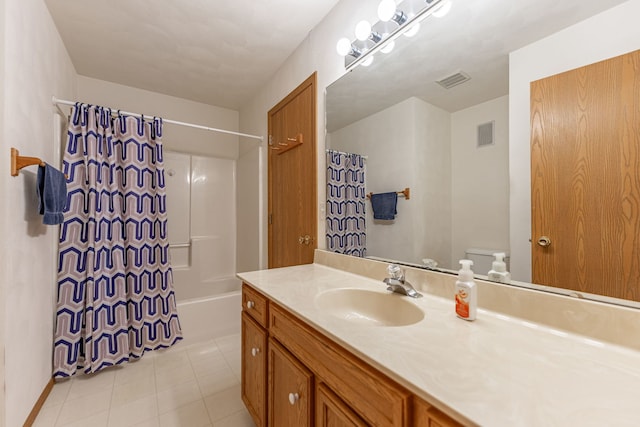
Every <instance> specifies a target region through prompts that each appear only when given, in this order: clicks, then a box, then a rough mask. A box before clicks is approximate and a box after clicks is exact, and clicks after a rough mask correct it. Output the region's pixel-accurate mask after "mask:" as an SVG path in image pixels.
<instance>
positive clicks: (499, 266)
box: [487, 252, 511, 283]
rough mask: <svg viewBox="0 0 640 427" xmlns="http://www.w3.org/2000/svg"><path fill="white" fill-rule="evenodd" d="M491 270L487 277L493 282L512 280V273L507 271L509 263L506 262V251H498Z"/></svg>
mask: <svg viewBox="0 0 640 427" xmlns="http://www.w3.org/2000/svg"><path fill="white" fill-rule="evenodd" d="M493 256H494V257H496V259H495V261H493V264H492V267H491V270H489V274H487V278H488V279H489V280H491V281H492V282H499V283H509V282H511V274H510V273H509V272H508V271H507V264H506V263H505V262H504V258H505V256H506V254H505V253H504V252H496V253H495V254H493Z"/></svg>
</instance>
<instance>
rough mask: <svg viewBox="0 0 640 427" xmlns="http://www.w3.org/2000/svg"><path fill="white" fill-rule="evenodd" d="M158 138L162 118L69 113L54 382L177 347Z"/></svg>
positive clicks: (81, 108) (85, 109)
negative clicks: (65, 206) (155, 350)
mask: <svg viewBox="0 0 640 427" xmlns="http://www.w3.org/2000/svg"><path fill="white" fill-rule="evenodd" d="M161 134H162V121H161V119H156V118H154V119H153V120H148V121H145V120H143V119H139V118H135V117H130V116H118V117H115V118H114V117H112V114H111V110H109V109H106V108H101V107H94V106H87V105H79V104H76V106H75V107H74V109H73V113H72V116H71V117H70V120H69V129H68V141H67V147H66V148H65V154H64V172H65V174H67V176H69V179H68V196H67V211H66V212H65V221H64V223H63V224H62V226H61V228H60V247H59V261H58V262H59V266H58V306H57V317H56V330H55V342H54V367H53V368H54V369H53V372H54V376H55V377H56V378H61V377H67V376H71V375H73V374H75V373H76V372H77V371H78V370H82V371H84V372H85V373H92V372H96V371H99V370H100V369H102V368H105V367H108V366H112V365H117V364H120V363H123V362H126V361H128V360H131V359H137V358H140V357H141V356H142V355H143V354H144V352H145V351H148V350H154V349H158V348H163V347H169V346H171V345H173V344H174V343H175V342H176V341H177V340H179V339H180V338H181V331H180V325H179V322H178V317H177V308H176V300H175V295H174V292H173V277H172V271H171V266H170V262H169V242H168V238H167V213H166V193H165V188H164V166H163V159H162V143H161V140H160V137H161Z"/></svg>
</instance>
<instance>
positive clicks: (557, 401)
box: [238, 264, 640, 427]
mask: <svg viewBox="0 0 640 427" xmlns="http://www.w3.org/2000/svg"><path fill="white" fill-rule="evenodd" d="M238 277H239V278H240V279H242V280H243V281H245V282H247V283H249V284H250V285H252V286H253V287H254V288H256V289H257V290H259V291H260V292H262V293H263V294H265V295H266V296H268V297H269V298H270V299H272V300H274V301H275V302H277V303H279V304H281V305H282V306H284V307H286V308H287V309H289V310H290V311H291V312H293V313H294V314H296V315H297V316H298V317H300V318H301V319H304V320H305V321H307V322H308V323H309V324H311V325H313V326H315V327H316V328H317V329H318V330H319V331H320V332H322V333H324V334H325V335H327V336H329V337H330V338H332V339H334V340H335V341H336V342H338V343H340V344H341V345H343V346H344V347H345V348H347V349H349V350H350V351H352V352H353V353H354V354H356V355H358V356H360V357H361V358H362V359H363V360H365V361H367V362H368V363H370V364H371V365H372V366H374V367H376V368H378V369H379V370H381V371H382V372H384V373H386V374H387V375H388V376H390V377H391V378H392V379H394V380H395V381H397V382H398V383H400V384H402V385H403V386H405V387H406V388H408V389H409V390H411V391H412V392H414V393H416V394H417V395H419V396H421V397H422V398H424V399H425V400H427V401H429V402H431V403H432V404H434V405H436V406H439V407H441V408H442V409H444V407H446V408H449V409H450V410H452V411H453V412H454V414H452V415H454V417H455V418H458V419H459V420H460V421H462V422H466V423H467V424H469V420H470V421H471V422H473V423H474V424H477V425H482V426H509V427H513V426H545V427H546V426H574V425H575V426H591V425H593V426H603V425H610V426H638V425H640V414H639V413H638V408H639V406H638V398H639V397H640V352H638V351H634V350H631V349H628V348H625V347H619V346H615V345H611V344H606V343H603V342H600V341H596V340H593V339H589V338H585V337H582V336H579V335H574V334H571V333H567V332H564V331H561V330H555V329H551V328H549V327H546V326H543V325H539V324H536V323H531V322H526V321H523V320H520V319H517V318H513V317H509V316H506V315H503V314H500V313H496V312H492V311H488V310H483V309H478V315H477V320H475V321H473V322H468V321H465V320H462V319H459V318H458V317H457V316H456V315H455V312H454V303H453V298H451V300H448V299H444V298H440V297H437V296H433V295H429V294H424V292H423V294H424V297H423V298H419V299H413V298H408V297H405V296H400V295H396V294H389V298H406V299H408V300H409V301H410V302H411V303H412V304H415V305H417V306H419V307H420V308H421V309H422V310H423V311H424V313H425V317H424V319H423V320H421V321H420V322H418V323H415V324H412V325H408V326H399V327H389V326H370V325H361V324H354V323H352V322H349V321H347V320H344V319H339V318H337V317H334V316H332V315H330V314H327V313H326V312H323V311H322V310H321V309H320V308H319V307H318V306H317V304H316V303H315V300H314V298H315V296H316V295H318V294H319V293H321V292H323V291H326V290H330V289H336V288H362V289H368V290H373V291H379V292H381V293H388V292H387V291H386V290H385V286H384V284H383V283H382V282H381V281H376V280H372V279H369V278H365V277H362V276H358V275H355V274H352V273H348V272H345V271H342V270H336V269H334V268H330V267H326V266H323V265H320V264H309V265H302V266H295V267H287V268H279V269H272V270H261V271H254V272H248V273H240V274H238ZM445 412H449V411H446V410H445ZM460 416H461V417H463V418H461V417H460ZM465 419H466V420H465Z"/></svg>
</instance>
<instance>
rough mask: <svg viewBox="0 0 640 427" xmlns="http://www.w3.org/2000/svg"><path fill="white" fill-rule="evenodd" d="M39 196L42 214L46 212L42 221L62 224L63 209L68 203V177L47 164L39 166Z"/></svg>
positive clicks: (49, 223) (48, 223)
mask: <svg viewBox="0 0 640 427" xmlns="http://www.w3.org/2000/svg"><path fill="white" fill-rule="evenodd" d="M37 186H38V197H39V198H40V205H39V208H38V209H39V211H40V215H43V214H44V218H43V219H42V222H43V223H44V224H47V225H55V224H62V222H63V221H64V215H63V214H62V211H64V208H65V206H66V204H67V179H66V178H65V176H64V174H63V173H62V172H60V171H59V170H57V169H56V168H54V167H53V166H50V165H48V164H45V165H44V166H40V167H39V168H38V178H37Z"/></svg>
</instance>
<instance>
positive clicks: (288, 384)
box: [267, 339, 313, 427]
mask: <svg viewBox="0 0 640 427" xmlns="http://www.w3.org/2000/svg"><path fill="white" fill-rule="evenodd" d="M268 360H269V376H268V383H269V388H268V392H267V394H268V402H269V410H268V412H269V425H270V426H300V427H304V426H312V425H313V422H312V415H313V412H312V411H313V407H312V403H313V374H312V373H311V371H310V370H309V369H307V368H306V367H305V366H304V365H303V364H302V363H300V362H299V361H298V360H297V359H296V358H295V357H294V356H292V355H291V353H289V352H288V351H287V350H286V349H285V348H284V347H282V346H281V345H280V344H278V342H277V341H275V340H274V339H269V357H268Z"/></svg>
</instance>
